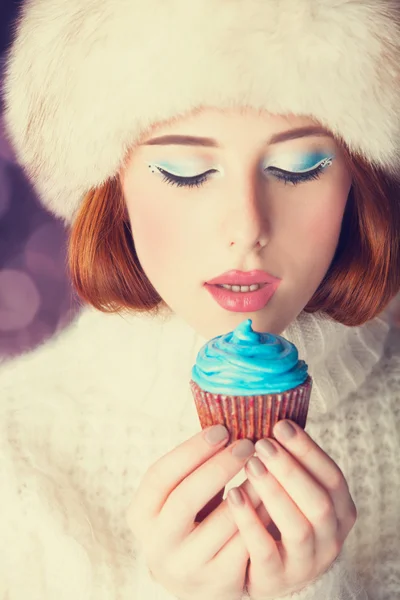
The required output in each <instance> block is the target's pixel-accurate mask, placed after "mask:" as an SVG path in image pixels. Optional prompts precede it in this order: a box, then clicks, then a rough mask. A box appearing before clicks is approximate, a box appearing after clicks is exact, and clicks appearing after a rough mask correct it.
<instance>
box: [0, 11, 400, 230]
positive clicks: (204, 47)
mask: <svg viewBox="0 0 400 600" xmlns="http://www.w3.org/2000/svg"><path fill="white" fill-rule="evenodd" d="M4 100H5V106H6V109H5V122H6V127H7V131H8V135H9V137H10V140H11V143H12V144H13V146H14V147H15V150H16V153H17V156H18V158H19V161H20V162H21V164H22V165H23V166H24V167H25V169H26V170H27V173H28V175H29V176H30V177H31V179H32V181H33V183H34V185H35V186H36V189H37V191H38V194H39V196H40V198H41V200H42V201H43V203H44V204H45V205H46V206H47V207H48V208H49V209H50V210H51V211H53V212H54V213H55V214H57V215H59V216H61V217H62V218H63V219H64V220H65V221H66V222H72V221H73V218H74V215H75V214H76V210H77V208H78V207H79V205H80V203H81V201H82V198H83V196H84V194H85V193H86V192H87V191H88V190H89V189H90V188H92V187H96V186H98V185H100V184H101V183H103V182H105V181H106V180H107V179H108V178H109V177H111V176H113V175H115V174H116V172H117V171H118V169H119V167H120V166H121V164H122V161H123V159H124V158H125V156H126V152H127V150H128V149H129V147H131V146H132V145H133V144H134V143H135V141H137V140H138V138H139V137H140V136H141V135H143V134H144V133H145V132H146V130H148V128H149V127H150V126H151V125H154V123H156V122H158V121H164V120H166V119H169V118H171V117H178V116H179V115H183V114H185V113H187V112H190V111H192V110H193V109H195V108H199V107H201V106H213V107H220V108H224V107H232V106H237V105H243V106H252V107H255V108H256V109H266V110H268V111H270V112H272V113H277V114H288V113H292V114H298V115H306V116H311V117H313V118H315V119H316V120H317V121H319V122H320V123H321V124H322V125H323V126H325V127H327V128H328V129H329V130H330V131H332V132H333V133H334V134H336V135H338V136H340V137H342V138H343V139H344V141H345V142H346V143H347V145H348V147H349V149H350V150H351V151H352V152H358V153H361V154H362V155H363V156H364V157H365V158H366V159H367V160H369V161H370V162H371V163H373V164H375V165H377V166H380V167H383V168H384V169H385V170H386V171H388V172H390V173H392V174H395V173H398V171H399V166H400V7H399V2H398V1H397V0H102V1H101V2H99V1H97V0H26V1H25V4H24V6H23V10H22V12H21V15H20V19H19V21H18V24H17V30H16V36H15V40H14V44H13V45H12V47H11V50H10V52H9V55H8V60H7V63H6V76H5V92H4Z"/></svg>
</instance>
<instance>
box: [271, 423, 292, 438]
mask: <svg viewBox="0 0 400 600" xmlns="http://www.w3.org/2000/svg"><path fill="white" fill-rule="evenodd" d="M274 431H275V432H276V433H277V434H278V436H279V437H280V438H281V439H282V440H290V438H292V437H294V436H295V435H296V430H295V428H294V427H293V426H292V425H291V424H290V423H289V422H288V421H279V422H278V423H277V424H276V425H275V428H274Z"/></svg>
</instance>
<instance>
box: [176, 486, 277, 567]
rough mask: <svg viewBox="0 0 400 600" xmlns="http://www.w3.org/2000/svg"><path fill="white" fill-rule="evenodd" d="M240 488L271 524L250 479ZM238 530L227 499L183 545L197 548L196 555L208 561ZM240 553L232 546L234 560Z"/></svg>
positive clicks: (267, 522)
mask: <svg viewBox="0 0 400 600" xmlns="http://www.w3.org/2000/svg"><path fill="white" fill-rule="evenodd" d="M240 488H241V489H242V490H243V491H244V492H245V494H246V496H247V498H248V500H249V502H250V503H251V504H252V505H253V506H254V508H255V510H257V512H258V514H259V515H260V519H261V520H262V521H263V523H265V524H266V525H268V526H269V525H270V523H271V518H270V516H269V514H268V511H267V510H266V508H265V506H264V505H263V503H262V502H261V499H260V496H259V494H258V493H257V491H256V490H255V488H254V487H253V486H252V484H251V483H250V481H249V480H248V479H246V481H244V482H243V483H242V484H241V486H240ZM237 532H238V528H237V525H236V522H235V520H234V518H233V516H232V512H231V511H230V510H229V506H228V503H227V500H224V501H223V502H221V504H220V505H219V506H218V507H217V508H216V509H215V510H214V511H213V512H211V513H210V514H209V515H208V516H207V517H206V518H205V519H204V520H203V521H202V522H201V523H199V524H198V525H197V527H196V528H195V530H194V531H192V532H191V533H190V534H189V535H188V536H187V538H186V539H185V540H184V541H183V546H182V547H183V550H184V552H190V551H191V549H190V548H191V547H193V548H196V556H197V557H198V558H199V560H201V562H204V563H206V562H209V561H210V560H212V559H213V558H214V557H215V555H216V554H218V553H219V552H220V550H221V548H223V547H224V546H225V545H226V544H227V543H228V542H229V541H230V540H232V538H233V537H234V536H235V534H237ZM240 553H241V551H240V550H239V549H238V548H237V549H236V550H235V549H234V548H233V547H232V546H231V547H230V550H229V554H230V557H231V559H232V560H234V558H236V559H237V558H238V555H240Z"/></svg>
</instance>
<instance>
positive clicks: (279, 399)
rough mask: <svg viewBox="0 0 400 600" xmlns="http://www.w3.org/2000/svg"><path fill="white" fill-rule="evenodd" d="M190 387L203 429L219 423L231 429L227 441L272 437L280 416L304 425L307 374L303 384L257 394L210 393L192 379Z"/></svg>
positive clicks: (309, 385) (306, 401) (309, 386)
mask: <svg viewBox="0 0 400 600" xmlns="http://www.w3.org/2000/svg"><path fill="white" fill-rule="evenodd" d="M190 387H191V390H192V393H193V397H194V401H195V403H196V409H197V414H198V416H199V420H200V425H201V428H202V429H205V428H206V427H210V426H211V425H218V424H222V425H225V427H227V429H228V431H229V433H230V438H229V443H232V442H234V441H235V440H238V439H241V438H248V439H250V440H252V441H253V442H256V441H257V440H260V439H262V438H266V437H273V435H272V430H273V427H274V425H275V423H277V422H278V421H281V420H282V419H291V420H292V421H294V422H295V423H297V424H298V425H299V426H300V427H301V428H302V429H304V428H305V425H306V421H307V413H308V406H309V401H310V395H311V389H312V379H311V377H310V376H309V375H308V377H307V379H306V381H305V382H304V383H303V384H301V385H298V386H297V387H295V388H293V389H291V390H287V391H286V392H281V393H279V394H262V395H259V396H226V395H223V394H213V393H211V392H205V391H204V390H202V389H201V388H200V387H199V386H198V385H197V383H195V382H194V381H193V380H191V381H190Z"/></svg>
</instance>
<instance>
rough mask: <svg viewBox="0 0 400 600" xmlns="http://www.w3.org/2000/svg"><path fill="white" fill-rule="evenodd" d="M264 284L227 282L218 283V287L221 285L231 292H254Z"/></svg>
mask: <svg viewBox="0 0 400 600" xmlns="http://www.w3.org/2000/svg"><path fill="white" fill-rule="evenodd" d="M263 285H265V284H258V283H254V284H253V285H250V286H248V285H228V284H225V283H224V284H220V285H218V287H223V288H225V289H226V290H230V291H231V292H255V291H256V290H259V289H260V288H261V287H263Z"/></svg>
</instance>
